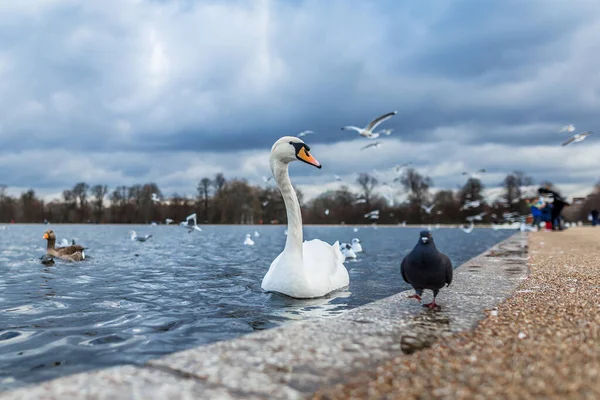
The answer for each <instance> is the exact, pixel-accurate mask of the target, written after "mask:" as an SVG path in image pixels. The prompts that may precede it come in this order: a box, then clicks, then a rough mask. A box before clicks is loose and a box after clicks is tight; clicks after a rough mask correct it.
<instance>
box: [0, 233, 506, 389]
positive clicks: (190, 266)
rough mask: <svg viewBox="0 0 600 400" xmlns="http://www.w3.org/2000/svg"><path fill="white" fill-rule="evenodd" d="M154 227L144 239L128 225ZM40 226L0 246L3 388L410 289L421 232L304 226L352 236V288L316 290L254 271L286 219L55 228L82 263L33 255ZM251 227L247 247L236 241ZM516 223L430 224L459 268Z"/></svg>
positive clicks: (278, 246)
mask: <svg viewBox="0 0 600 400" xmlns="http://www.w3.org/2000/svg"><path fill="white" fill-rule="evenodd" d="M132 228H133V229H135V230H136V231H137V232H138V234H139V235H145V234H147V233H152V235H153V237H152V239H150V240H149V241H148V242H145V243H140V242H133V241H131V240H129V235H128V232H129V231H130V230H131V229H132ZM46 229H47V227H45V226H43V225H37V226H36V225H27V226H25V225H10V226H7V228H6V229H4V230H2V231H1V233H0V234H1V235H2V242H1V243H2V245H0V315H1V316H2V318H1V319H0V389H7V388H12V387H16V386H19V385H23V384H24V383H27V382H36V381H40V380H44V379H49V378H53V377H56V376H60V375H66V374H69V373H74V372H80V371H84V370H87V369H91V368H97V367H103V366H110V365H115V364H126V363H141V362H144V361H145V360H148V359H150V358H156V357H158V356H160V355H162V354H165V353H170V352H174V351H179V350H183V349H186V348H191V347H194V346H198V345H202V344H206V343H211V342H215V341H218V340H225V339H230V338H234V337H237V336H240V335H243V334H247V333H250V332H252V331H255V330H261V329H267V328H271V327H274V326H277V325H280V324H282V323H285V322H286V321H290V320H298V319H305V318H314V317H329V316H335V315H338V314H339V313H341V312H343V311H345V310H347V309H349V308H352V307H356V306H359V305H362V304H365V303H368V302H370V301H373V300H376V299H380V298H383V297H387V296H389V295H391V294H394V293H397V292H399V291H402V290H405V289H407V287H406V285H405V284H404V283H403V282H402V278H401V277H400V273H399V265H400V261H401V260H402V257H404V255H405V254H407V253H408V252H409V251H410V250H411V248H412V247H413V246H414V244H415V243H416V239H417V237H418V231H419V229H416V228H415V229H412V228H404V229H402V228H379V229H373V228H372V227H366V228H360V229H359V231H358V232H353V228H352V227H306V228H305V239H307V240H310V239H313V238H320V239H323V240H325V241H328V242H329V243H333V242H334V241H336V240H340V241H344V242H349V241H351V240H352V238H353V237H359V238H360V239H361V241H362V244H363V247H364V250H365V251H364V253H360V254H359V256H358V259H357V260H356V261H351V262H350V261H349V262H347V263H346V266H347V268H348V271H349V273H350V282H351V283H350V286H349V287H348V288H346V289H344V290H341V291H338V292H335V293H332V294H330V295H329V296H327V297H325V298H321V299H310V300H294V299H290V298H287V297H285V296H281V295H277V294H271V293H264V292H263V291H262V290H261V289H260V283H261V280H262V277H263V276H264V274H265V273H266V271H267V269H268V268H269V265H270V264H271V262H272V261H273V259H275V257H277V255H278V254H279V253H280V252H281V250H282V249H283V246H284V243H285V238H286V237H285V235H284V229H285V227H283V226H260V227H243V226H241V227H224V226H206V227H204V228H203V229H204V231H203V232H193V233H191V234H188V233H187V231H186V230H183V229H181V228H179V227H177V226H156V227H150V226H117V225H115V226H99V225H56V226H53V229H54V231H55V232H56V234H57V236H58V237H59V238H63V237H66V238H75V239H76V241H77V243H81V244H82V245H84V246H86V247H88V248H89V249H88V250H87V251H86V255H88V257H89V260H86V261H84V262H81V263H64V262H61V261H57V262H56V264H55V265H53V266H48V265H43V264H41V263H40V259H39V258H40V256H41V255H42V254H43V253H44V249H45V242H44V241H43V240H41V239H40V237H41V234H42V233H43V232H44V231H45V230H46ZM254 230H257V231H258V232H259V233H260V237H257V238H255V239H254V240H255V242H256V244H255V245H254V246H243V245H242V243H243V240H244V237H245V234H246V233H252V232H254ZM510 234H512V231H496V232H494V231H492V230H491V229H489V230H483V229H481V230H475V231H474V232H473V233H472V234H471V235H467V234H464V233H463V232H462V231H459V230H457V229H440V230H437V231H434V237H435V239H436V243H437V245H438V247H439V248H440V249H441V250H442V251H444V252H446V253H447V254H448V255H449V256H450V258H451V259H452V261H453V262H454V264H455V266H458V265H460V264H461V263H462V262H464V261H466V260H468V259H470V258H472V257H473V256H475V255H477V254H479V253H481V252H482V251H484V250H485V249H487V248H488V247H490V246H491V245H493V244H494V243H496V242H498V241H500V240H502V239H504V238H506V237H508V236H509V235H510Z"/></svg>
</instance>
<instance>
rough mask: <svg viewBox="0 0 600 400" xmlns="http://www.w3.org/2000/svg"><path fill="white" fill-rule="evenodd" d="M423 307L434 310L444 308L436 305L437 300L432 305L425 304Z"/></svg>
mask: <svg viewBox="0 0 600 400" xmlns="http://www.w3.org/2000/svg"><path fill="white" fill-rule="evenodd" d="M423 307H427V308H430V309H432V310H441V309H442V307H440V306H438V305H437V304H435V300H434V301H432V302H431V303H427V304H423Z"/></svg>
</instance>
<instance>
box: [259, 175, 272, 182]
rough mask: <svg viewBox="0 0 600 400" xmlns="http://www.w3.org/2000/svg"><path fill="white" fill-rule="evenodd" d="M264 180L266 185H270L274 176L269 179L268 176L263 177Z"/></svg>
mask: <svg viewBox="0 0 600 400" xmlns="http://www.w3.org/2000/svg"><path fill="white" fill-rule="evenodd" d="M262 179H263V181H265V183H269V181H270V180H271V179H273V177H272V176H269V177H268V178H267V177H266V176H263V177H262Z"/></svg>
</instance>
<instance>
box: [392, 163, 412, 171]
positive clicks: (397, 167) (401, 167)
mask: <svg viewBox="0 0 600 400" xmlns="http://www.w3.org/2000/svg"><path fill="white" fill-rule="evenodd" d="M410 164H412V162H407V163H404V164H398V165H396V172H397V173H400V171H402V169H403V168H406V167H408V166H409V165H410Z"/></svg>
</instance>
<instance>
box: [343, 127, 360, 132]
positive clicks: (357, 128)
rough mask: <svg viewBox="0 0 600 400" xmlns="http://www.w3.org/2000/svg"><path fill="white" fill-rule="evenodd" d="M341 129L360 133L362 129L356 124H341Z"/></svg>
mask: <svg viewBox="0 0 600 400" xmlns="http://www.w3.org/2000/svg"><path fill="white" fill-rule="evenodd" d="M342 130H343V131H356V132H358V133H362V131H363V130H362V129H360V128H359V127H357V126H342Z"/></svg>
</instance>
